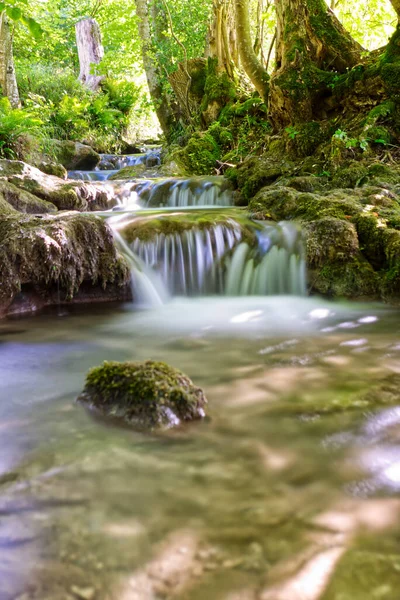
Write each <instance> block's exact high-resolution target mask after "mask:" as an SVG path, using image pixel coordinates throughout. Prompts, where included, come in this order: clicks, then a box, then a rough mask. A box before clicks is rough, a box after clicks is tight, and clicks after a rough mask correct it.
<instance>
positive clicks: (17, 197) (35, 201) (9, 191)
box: [0, 180, 57, 215]
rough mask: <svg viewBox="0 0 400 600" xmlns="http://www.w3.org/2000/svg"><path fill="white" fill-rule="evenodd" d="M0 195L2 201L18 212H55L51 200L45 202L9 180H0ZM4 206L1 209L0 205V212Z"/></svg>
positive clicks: (39, 213) (38, 213)
mask: <svg viewBox="0 0 400 600" xmlns="http://www.w3.org/2000/svg"><path fill="white" fill-rule="evenodd" d="M0 195H1V197H2V199H3V200H4V202H6V203H7V204H8V205H9V206H10V207H12V208H14V209H15V210H17V211H18V212H22V213H27V214H36V215H41V214H46V213H56V212H57V208H56V206H55V205H54V204H52V203H51V202H46V200H42V199H40V198H38V197H37V196H34V195H33V194H30V193H29V192H26V191H25V190H22V189H20V188H18V187H17V186H16V185H14V184H12V183H10V182H9V181H1V180H0ZM4 207H5V205H3V210H2V208H1V207H0V213H3V212H4V211H5V210H6V208H4Z"/></svg>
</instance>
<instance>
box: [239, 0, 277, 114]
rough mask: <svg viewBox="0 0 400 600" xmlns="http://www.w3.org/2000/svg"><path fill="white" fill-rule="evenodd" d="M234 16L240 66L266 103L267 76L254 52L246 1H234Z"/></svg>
mask: <svg viewBox="0 0 400 600" xmlns="http://www.w3.org/2000/svg"><path fill="white" fill-rule="evenodd" d="M277 1H278V0H277ZM278 3H279V2H278ZM235 14H236V35H237V41H238V48H239V56H240V61H241V64H242V66H243V69H244V70H245V72H246V74H247V76H248V77H249V79H250V81H251V82H252V84H253V85H254V87H255V88H256V90H257V92H258V93H259V94H260V96H261V98H262V99H263V100H264V101H265V102H267V99H268V81H269V75H268V73H267V71H266V69H265V68H264V67H263V65H262V64H261V61H260V60H259V59H258V58H257V56H256V54H255V52H254V48H253V43H252V39H251V30H250V17H249V7H248V1H247V0H235Z"/></svg>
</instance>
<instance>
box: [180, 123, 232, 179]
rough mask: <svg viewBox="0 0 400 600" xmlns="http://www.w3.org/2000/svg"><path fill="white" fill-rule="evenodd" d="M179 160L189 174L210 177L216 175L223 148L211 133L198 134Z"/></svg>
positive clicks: (194, 135) (193, 136)
mask: <svg viewBox="0 0 400 600" xmlns="http://www.w3.org/2000/svg"><path fill="white" fill-rule="evenodd" d="M177 158H178V160H179V161H180V162H181V163H182V166H183V167H184V169H185V170H186V171H187V172H188V173H191V174H193V175H210V174H213V173H215V169H216V167H217V161H218V160H221V148H220V147H219V145H218V143H217V142H216V141H215V139H214V137H213V136H212V135H211V134H210V133H208V132H205V133H199V132H197V133H194V134H193V135H192V137H191V138H190V139H189V141H188V143H187V145H186V146H185V148H184V149H183V150H181V151H180V152H179V154H178V155H177Z"/></svg>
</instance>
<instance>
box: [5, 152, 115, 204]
mask: <svg viewBox="0 0 400 600" xmlns="http://www.w3.org/2000/svg"><path fill="white" fill-rule="evenodd" d="M2 179H3V180H7V181H8V182H10V183H12V184H13V185H14V186H16V187H17V188H20V189H22V190H25V191H26V192H29V193H30V194H33V195H34V196H37V197H38V198H41V199H42V200H46V201H47V202H51V203H52V204H53V205H55V206H56V207H57V208H58V209H60V210H79V211H84V210H101V209H105V208H108V207H109V206H108V204H109V202H110V201H111V199H112V196H113V194H112V191H110V190H107V188H105V187H104V186H102V187H101V186H97V185H96V184H94V183H89V182H83V181H64V180H63V179H60V178H59V177H55V176H54V175H46V174H45V173H42V171H40V170H39V169H37V168H36V167H32V166H31V165H28V164H26V163H24V162H21V161H16V160H0V180H2Z"/></svg>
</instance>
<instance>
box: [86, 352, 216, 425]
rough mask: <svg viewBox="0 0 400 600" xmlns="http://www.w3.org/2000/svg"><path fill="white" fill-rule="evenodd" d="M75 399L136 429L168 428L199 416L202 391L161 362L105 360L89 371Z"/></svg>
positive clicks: (204, 399) (185, 377) (201, 407)
mask: <svg viewBox="0 0 400 600" xmlns="http://www.w3.org/2000/svg"><path fill="white" fill-rule="evenodd" d="M78 401H79V402H81V403H83V404H84V405H85V406H88V407H89V408H91V409H95V410H96V411H97V412H98V413H100V414H101V415H102V416H105V417H112V418H114V419H119V420H122V421H123V422H125V423H127V424H129V425H131V426H132V427H135V428H138V429H140V430H154V429H168V428H171V427H175V426H177V425H179V424H180V423H182V422H187V421H193V420H196V419H201V418H203V417H204V416H205V411H204V409H205V406H206V404H207V400H206V397H205V395H204V392H203V391H202V390H201V389H200V388H198V387H196V386H194V385H193V383H192V381H191V380H190V379H189V378H188V377H187V376H186V375H184V374H183V373H181V371H178V369H174V368H173V367H170V366H169V365H167V364H165V363H162V362H154V361H150V360H148V361H146V362H143V363H135V362H126V363H118V362H105V363H103V365H102V366H100V367H95V368H94V369H91V371H89V373H88V375H87V377H86V385H85V388H84V390H83V392H82V394H81V395H80V396H79V397H78Z"/></svg>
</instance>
